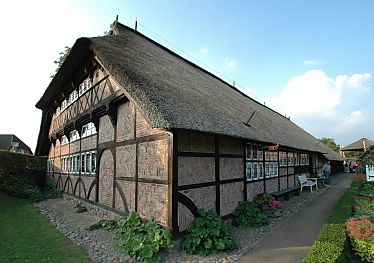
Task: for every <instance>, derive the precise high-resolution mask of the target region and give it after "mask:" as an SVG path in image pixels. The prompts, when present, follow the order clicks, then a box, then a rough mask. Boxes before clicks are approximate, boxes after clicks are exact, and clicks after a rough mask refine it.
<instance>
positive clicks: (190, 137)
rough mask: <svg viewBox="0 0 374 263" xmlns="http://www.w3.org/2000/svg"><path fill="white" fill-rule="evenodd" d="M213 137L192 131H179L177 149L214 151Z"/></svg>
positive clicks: (203, 151)
mask: <svg viewBox="0 0 374 263" xmlns="http://www.w3.org/2000/svg"><path fill="white" fill-rule="evenodd" d="M214 148H215V147H214V137H213V136H206V135H200V134H192V133H180V135H179V136H178V150H179V151H181V152H201V153H214Z"/></svg>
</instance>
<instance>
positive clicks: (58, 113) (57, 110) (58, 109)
mask: <svg viewBox="0 0 374 263" xmlns="http://www.w3.org/2000/svg"><path fill="white" fill-rule="evenodd" d="M60 112H61V109H60V107H57V109H56V116H58V115H60Z"/></svg>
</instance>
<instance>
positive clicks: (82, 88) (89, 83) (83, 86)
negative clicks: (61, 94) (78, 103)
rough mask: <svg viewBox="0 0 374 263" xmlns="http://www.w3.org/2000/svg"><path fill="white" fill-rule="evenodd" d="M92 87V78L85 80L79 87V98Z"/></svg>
mask: <svg viewBox="0 0 374 263" xmlns="http://www.w3.org/2000/svg"><path fill="white" fill-rule="evenodd" d="M91 87H92V81H91V79H90V78H87V79H85V80H84V81H83V82H82V84H81V85H80V86H79V96H81V95H83V94H84V93H85V92H86V91H87V90H89V89H90V88H91Z"/></svg>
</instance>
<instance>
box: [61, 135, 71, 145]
mask: <svg viewBox="0 0 374 263" xmlns="http://www.w3.org/2000/svg"><path fill="white" fill-rule="evenodd" d="M68 143H69V139H68V137H67V136H66V135H64V136H62V138H61V145H65V144H68Z"/></svg>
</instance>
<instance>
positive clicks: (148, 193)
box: [138, 183, 168, 226]
mask: <svg viewBox="0 0 374 263" xmlns="http://www.w3.org/2000/svg"><path fill="white" fill-rule="evenodd" d="M138 187H139V188H138V189H139V190H138V191H139V193H138V212H139V215H140V216H141V217H143V218H148V219H150V218H152V217H154V218H155V220H156V221H157V222H159V223H160V224H161V225H163V226H168V186H167V185H162V184H150V183H139V186H138Z"/></svg>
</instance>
